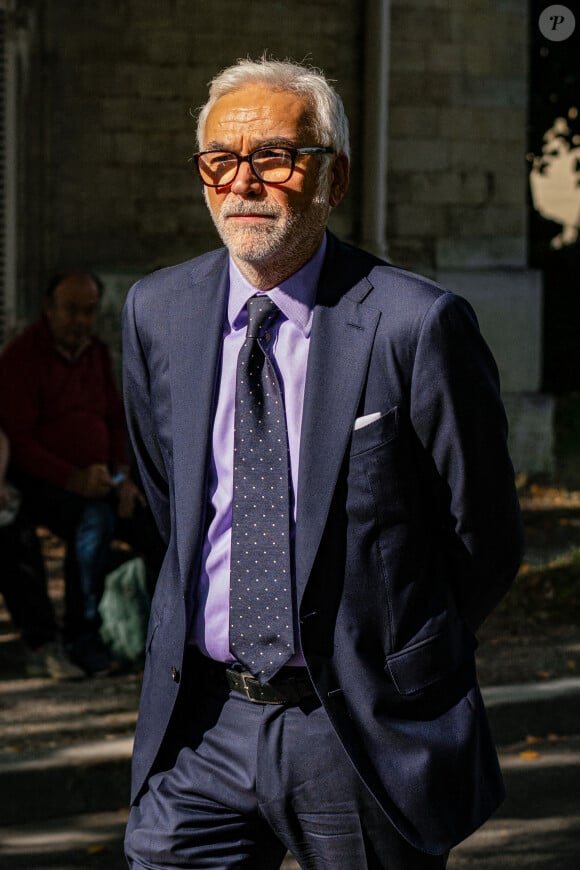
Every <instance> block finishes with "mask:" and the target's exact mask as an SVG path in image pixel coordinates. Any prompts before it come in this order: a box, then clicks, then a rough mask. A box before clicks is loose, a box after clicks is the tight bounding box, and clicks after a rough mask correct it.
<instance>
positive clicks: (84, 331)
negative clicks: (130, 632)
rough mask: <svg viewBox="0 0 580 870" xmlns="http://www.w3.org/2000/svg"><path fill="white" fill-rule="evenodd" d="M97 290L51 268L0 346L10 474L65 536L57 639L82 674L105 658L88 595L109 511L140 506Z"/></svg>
mask: <svg viewBox="0 0 580 870" xmlns="http://www.w3.org/2000/svg"><path fill="white" fill-rule="evenodd" d="M101 295H102V284H101V282H100V281H99V279H98V278H97V277H96V276H94V275H91V274H87V273H82V272H69V273H65V274H60V275H57V276H56V277H55V278H54V279H53V280H52V281H51V282H50V284H49V286H48V289H47V292H46V299H45V306H44V314H43V316H42V318H41V319H40V320H38V321H36V322H35V323H33V324H32V325H30V326H29V327H28V328H27V329H25V330H24V331H23V332H22V333H21V334H20V335H19V336H18V337H17V338H15V339H14V340H13V341H12V342H11V343H10V344H9V345H8V346H7V347H6V348H5V350H4V351H3V352H2V354H0V423H1V425H2V426H3V427H4V429H5V430H6V433H7V434H8V437H9V439H10V443H11V449H12V464H11V474H12V476H13V479H14V481H15V483H16V484H17V486H18V488H19V489H20V490H21V492H22V494H23V497H24V501H25V504H26V505H27V510H28V513H29V515H30V517H31V519H32V520H33V522H34V523H36V524H40V525H45V526H47V527H48V528H49V529H50V530H51V531H52V532H53V533H54V534H56V535H58V536H59V537H60V538H62V539H63V540H64V541H65V543H66V557H65V584H66V611H65V625H64V633H65V640H66V648H67V650H68V652H69V655H70V657H71V660H72V661H73V662H74V663H75V664H77V665H79V666H80V667H81V668H83V670H84V671H85V672H86V673H88V674H93V673H97V672H100V671H105V670H107V669H108V667H109V656H108V653H107V650H106V649H105V648H104V646H103V644H102V643H101V640H100V637H99V616H98V604H99V600H100V597H101V594H102V591H103V581H104V575H105V571H106V568H107V563H108V559H109V552H110V544H111V541H112V539H113V538H114V537H115V536H116V534H117V533H118V531H119V529H118V519H119V518H120V519H121V520H123V521H125V524H126V523H127V521H129V520H131V519H134V518H135V517H136V515H137V513H138V512H139V509H141V510H142V511H144V510H145V509H144V499H143V496H142V494H141V492H140V490H139V488H138V487H137V486H136V485H135V483H134V482H133V481H132V480H131V478H130V476H129V469H128V462H127V455H126V436H125V424H124V417H123V408H122V401H121V398H120V394H119V391H118V388H117V385H116V383H115V379H114V375H113V370H112V364H111V358H110V354H109V351H108V349H107V347H106V345H105V344H104V343H103V342H102V341H101V340H100V339H99V338H97V337H96V336H95V334H94V331H95V326H96V320H97V314H98V310H99V303H100V299H101ZM125 531H126V530H125ZM148 535H149V529H147V532H146V534H145V537H148ZM124 537H125V535H124ZM129 543H131V544H133V543H134V541H132V540H130V541H129Z"/></svg>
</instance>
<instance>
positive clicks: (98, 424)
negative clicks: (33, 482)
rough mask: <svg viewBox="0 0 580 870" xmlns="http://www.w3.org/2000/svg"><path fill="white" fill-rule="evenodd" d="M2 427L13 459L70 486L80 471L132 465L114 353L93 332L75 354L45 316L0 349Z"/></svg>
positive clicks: (24, 467) (25, 468)
mask: <svg viewBox="0 0 580 870" xmlns="http://www.w3.org/2000/svg"><path fill="white" fill-rule="evenodd" d="M0 425H1V426H2V428H3V429H4V430H5V431H6V434H7V435H8V438H9V440H10V449H11V457H12V461H13V462H14V464H15V465H16V466H17V467H18V468H19V469H21V470H22V471H24V472H26V474H29V475H31V476H32V477H37V478H41V479H44V480H47V481H49V482H50V483H52V484H54V485H55V486H60V487H64V486H65V484H66V482H67V480H68V479H69V477H70V476H71V474H72V472H73V471H74V470H75V469H80V468H86V467H87V466H88V465H92V464H94V463H103V464H105V465H107V466H108V467H109V468H110V469H111V470H113V469H115V468H117V467H118V466H119V465H125V464H126V452H125V420H124V414H123V406H122V401H121V397H120V395H119V390H118V389H117V386H116V383H115V379H114V376H113V370H112V365H111V357H110V354H109V351H108V350H107V347H106V345H105V344H104V343H103V342H102V341H101V340H100V339H98V338H96V337H93V338H92V339H91V340H90V342H89V344H88V345H87V346H86V347H85V348H84V349H83V350H82V351H81V353H80V354H79V356H78V357H77V358H76V359H74V360H70V359H68V358H67V357H66V356H65V355H64V354H63V353H62V352H61V351H59V350H58V348H57V347H56V346H55V344H54V341H53V339H52V335H51V332H50V329H49V327H48V324H47V323H46V321H45V320H44V319H42V320H39V321H37V322H36V323H33V324H32V325H31V326H29V327H28V328H27V329H26V330H25V331H24V332H22V333H21V334H20V335H19V336H18V337H17V338H15V339H14V340H13V341H12V342H11V343H10V344H9V345H8V346H7V347H6V348H5V350H4V351H3V352H2V354H0Z"/></svg>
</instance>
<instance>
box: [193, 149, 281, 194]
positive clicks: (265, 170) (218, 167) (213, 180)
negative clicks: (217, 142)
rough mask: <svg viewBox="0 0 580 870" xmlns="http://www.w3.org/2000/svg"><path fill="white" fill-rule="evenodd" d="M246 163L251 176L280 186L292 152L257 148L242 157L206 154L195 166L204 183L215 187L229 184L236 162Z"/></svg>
mask: <svg viewBox="0 0 580 870" xmlns="http://www.w3.org/2000/svg"><path fill="white" fill-rule="evenodd" d="M244 160H248V161H249V163H250V166H251V167H252V171H253V172H254V175H256V177H257V178H258V179H259V180H260V181H265V182H267V183H269V184H282V183H283V182H285V181H288V179H289V178H290V176H291V175H292V169H293V165H294V161H293V156H292V152H291V151H290V150H288V149H286V148H261V149H259V150H258V151H254V152H252V154H249V155H248V157H246V158H240V157H238V155H237V154H233V153H232V152H230V151H209V152H206V153H205V154H200V155H199V157H198V159H197V166H198V170H199V173H200V175H201V178H202V181H203V182H204V184H208V185H211V186H213V187H218V186H221V185H227V184H231V182H232V181H233V180H234V178H235V177H236V174H237V171H238V165H239V163H241V162H243V161H244Z"/></svg>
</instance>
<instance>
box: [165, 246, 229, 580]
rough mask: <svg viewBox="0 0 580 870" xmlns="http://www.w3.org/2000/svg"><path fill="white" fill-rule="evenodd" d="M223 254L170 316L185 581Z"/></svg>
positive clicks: (196, 524) (195, 538) (201, 484)
mask: <svg viewBox="0 0 580 870" xmlns="http://www.w3.org/2000/svg"><path fill="white" fill-rule="evenodd" d="M227 264H228V260H227V255H226V254H225V252H224V253H223V257H222V258H219V259H218V262H217V264H216V261H215V259H213V258H212V260H211V261H210V264H209V265H208V268H207V269H206V270H205V272H204V273H203V274H202V275H201V277H197V276H195V278H194V279H193V280H192V283H191V285H190V286H188V287H187V288H184V292H182V294H181V296H180V297H179V299H178V300H177V303H176V304H175V305H174V311H173V312H172V317H171V347H170V382H171V401H172V414H173V449H174V455H175V457H176V467H178V468H179V474H178V475H176V477H175V480H174V487H175V505H176V527H177V549H178V553H179V560H180V566H181V576H182V578H183V579H184V581H185V579H186V578H187V577H189V576H190V573H191V570H192V567H193V565H194V564H195V562H196V561H197V559H198V557H199V547H200V545H201V540H202V538H201V532H202V530H203V524H204V513H205V503H206V478H207V470H208V467H209V463H208V457H209V449H210V438H211V431H212V421H213V407H214V400H215V390H216V378H217V375H218V372H219V364H220V353H221V346H222V331H223V318H224V309H225V304H226V298H227V286H228V278H227V276H228V268H227Z"/></svg>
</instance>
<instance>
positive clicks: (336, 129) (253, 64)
mask: <svg viewBox="0 0 580 870" xmlns="http://www.w3.org/2000/svg"><path fill="white" fill-rule="evenodd" d="M251 85H263V86H264V87H267V88H270V90H272V91H284V92H288V93H292V94H298V95H300V96H301V97H303V98H305V99H306V101H307V102H308V104H309V105H310V106H311V109H312V120H311V128H312V133H313V135H314V137H315V139H316V142H315V143H314V144H316V145H329V146H331V147H332V148H334V149H335V151H336V152H337V153H338V154H346V155H347V157H348V156H349V152H350V147H349V132H348V119H347V117H346V114H345V111H344V106H343V103H342V100H341V98H340V96H339V95H338V93H337V92H336V91H335V90H334V88H333V87H332V85H331V84H330V83H329V81H328V80H327V78H326V77H325V76H324V74H323V73H322V71H321V70H319V69H316V68H315V67H311V66H306V65H305V64H301V63H296V62H295V61H292V60H283V61H281V60H272V59H269V58H267V57H265V56H264V57H262V58H260V59H259V60H250V59H249V58H241V59H240V60H238V61H237V63H235V64H233V65H232V66H229V67H227V68H226V69H224V70H222V72H220V73H218V74H217V75H216V76H215V78H213V79H212V80H211V82H210V83H209V99H208V101H207V103H206V104H205V105H204V106H203V107H202V108H201V109H200V111H199V115H198V121H197V141H198V143H199V147H200V148H203V144H204V133H205V125H206V121H207V117H208V115H209V113H210V112H211V110H212V108H213V107H214V105H215V103H216V102H217V101H218V100H219V99H220V97H224V96H225V95H226V94H231V93H233V92H234V91H239V90H241V89H242V88H245V87H248V86H251Z"/></svg>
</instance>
